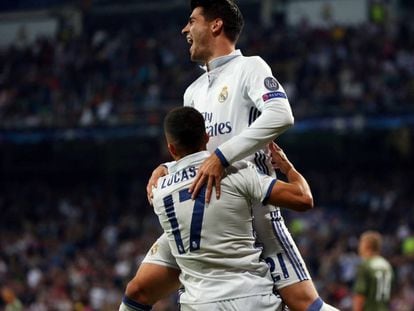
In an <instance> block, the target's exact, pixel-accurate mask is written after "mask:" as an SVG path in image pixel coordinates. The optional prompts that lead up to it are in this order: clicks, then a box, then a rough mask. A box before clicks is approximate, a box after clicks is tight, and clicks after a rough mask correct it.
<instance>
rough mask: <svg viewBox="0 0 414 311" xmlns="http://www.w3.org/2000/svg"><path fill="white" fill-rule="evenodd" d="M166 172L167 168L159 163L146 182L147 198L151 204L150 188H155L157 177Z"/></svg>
mask: <svg viewBox="0 0 414 311" xmlns="http://www.w3.org/2000/svg"><path fill="white" fill-rule="evenodd" d="M167 174H168V169H167V168H166V167H165V166H164V165H159V166H158V167H157V168H156V169H155V170H154V171H153V172H152V174H151V177H150V179H149V180H148V183H147V199H148V202H149V203H150V204H151V205H152V189H153V188H157V182H158V178H160V177H162V176H165V175H167Z"/></svg>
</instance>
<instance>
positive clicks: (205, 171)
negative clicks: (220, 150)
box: [189, 153, 224, 203]
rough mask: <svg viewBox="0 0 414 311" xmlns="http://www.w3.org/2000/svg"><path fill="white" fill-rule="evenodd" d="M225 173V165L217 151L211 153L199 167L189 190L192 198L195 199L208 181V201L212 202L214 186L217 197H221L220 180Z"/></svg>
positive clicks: (206, 195) (206, 198)
mask: <svg viewBox="0 0 414 311" xmlns="http://www.w3.org/2000/svg"><path fill="white" fill-rule="evenodd" d="M223 174H224V167H223V165H222V164H221V162H220V159H219V158H218V157H217V155H216V154H215V153H213V154H211V155H210V156H209V157H208V158H207V159H205V160H204V162H203V164H201V166H200V168H199V169H198V172H197V175H196V177H195V179H194V181H193V183H192V184H191V186H190V189H189V192H190V193H191V198H192V199H193V200H194V199H195V198H196V197H197V195H198V193H199V192H200V189H201V188H202V187H203V186H204V185H205V184H206V183H207V189H206V194H205V201H206V203H210V199H211V193H212V191H213V187H215V188H216V198H217V199H219V198H220V191H221V189H220V182H221V179H222V177H223Z"/></svg>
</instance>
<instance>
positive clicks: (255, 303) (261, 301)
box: [180, 294, 283, 311]
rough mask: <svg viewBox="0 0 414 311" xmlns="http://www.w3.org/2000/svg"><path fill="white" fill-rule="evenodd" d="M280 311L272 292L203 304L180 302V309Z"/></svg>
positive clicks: (281, 307) (280, 306) (280, 307)
mask: <svg viewBox="0 0 414 311" xmlns="http://www.w3.org/2000/svg"><path fill="white" fill-rule="evenodd" d="M229 310H234V311H282V310H283V304H282V302H281V299H280V298H278V297H276V296H275V295H273V294H267V295H257V296H250V297H245V298H238V299H229V300H223V301H217V302H211V303H205V304H197V305H189V304H181V306H180V311H229Z"/></svg>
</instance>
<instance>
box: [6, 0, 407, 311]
mask: <svg viewBox="0 0 414 311" xmlns="http://www.w3.org/2000/svg"><path fill="white" fill-rule="evenodd" d="M239 4H240V6H241V9H242V11H243V12H244V15H245V18H246V27H245V29H244V33H243V35H242V38H241V40H240V44H239V48H241V49H242V51H243V52H244V54H245V55H253V54H258V55H260V56H262V57H263V58H264V59H265V60H266V61H267V62H268V63H269V64H270V65H271V66H272V68H273V71H274V74H275V76H276V77H277V78H278V80H279V81H280V82H281V83H282V84H283V85H284V86H285V88H286V90H287V92H288V95H289V98H290V102H291V105H292V108H293V112H294V115H295V118H296V123H295V126H294V127H293V128H292V129H290V130H289V131H288V132H287V133H285V134H283V135H282V136H281V137H280V139H278V142H279V143H280V145H281V146H282V147H283V148H284V149H285V150H286V152H287V154H288V155H289V156H290V158H291V159H292V160H293V162H294V163H295V164H296V166H297V167H298V168H299V169H300V170H301V171H302V172H303V173H304V175H305V176H307V178H308V180H309V182H310V185H311V187H312V189H313V192H314V197H315V204H316V207H315V209H314V210H313V211H311V212H308V213H305V214H298V213H290V212H285V213H284V214H285V217H286V218H287V222H288V223H289V226H290V228H291V232H292V233H293V234H294V235H295V239H296V241H297V243H298V245H299V247H300V248H301V251H302V254H303V255H304V257H305V260H306V262H307V263H308V266H309V268H310V270H311V273H312V275H313V277H314V280H315V283H316V285H317V287H318V289H319V291H320V294H321V296H322V297H323V298H324V299H325V300H326V301H328V302H330V303H331V304H334V305H336V306H338V307H340V309H341V310H349V306H350V299H351V288H352V283H353V279H354V276H355V267H356V265H357V263H358V257H357V255H356V248H357V239H358V236H359V234H360V233H361V232H362V231H363V230H366V229H376V230H379V231H380V232H382V233H383V234H384V237H385V243H384V254H385V256H386V257H387V258H388V259H389V260H390V261H391V262H392V264H393V266H394V267H395V272H396V282H395V284H394V290H393V299H392V310H398V311H405V310H407V311H408V310H413V308H414V307H413V306H414V277H413V275H414V263H413V260H414V208H413V207H414V206H413V201H414V192H413V184H414V183H413V181H412V180H413V177H414V170H413V169H414V161H413V159H414V157H413V143H414V142H413V128H414V27H413V26H414V25H413V21H412V18H410V14H412V13H413V4H412V3H411V2H410V1H403V0H400V1H396V0H395V1H392V0H389V1H362V0H361V1H359V0H358V1H353V0H330V1H329V0H313V1H310V0H308V1H306V0H304V1H293V0H292V1H288V0H285V1H276V0H274V1H271V0H263V1H254V0H251V1H249V0H246V1H242V0H240V1H239ZM0 11H1V12H0V286H3V287H8V288H11V289H12V290H13V291H14V292H15V293H16V295H17V297H18V298H19V299H20V300H21V302H22V303H23V305H24V310H59V311H60V310H62V311H63V310H78V311H80V310H84V311H86V310H115V309H117V306H118V305H119V302H120V299H121V296H122V292H123V289H124V288H125V285H126V282H127V281H128V280H129V279H130V278H131V277H132V276H133V275H134V273H135V271H136V268H137V266H138V264H139V262H140V259H141V258H142V256H144V255H145V253H146V251H147V250H148V248H149V247H150V246H151V244H152V242H153V241H154V240H155V239H156V237H157V236H158V235H159V234H160V228H159V225H158V222H157V219H156V218H155V216H154V215H153V214H152V210H151V208H150V207H149V206H148V204H147V201H146V195H145V184H146V181H147V179H148V176H149V175H150V173H151V171H152V169H153V168H154V167H155V166H156V165H158V164H159V163H160V162H162V161H165V160H168V159H169V158H168V155H167V153H166V150H165V148H164V141H163V136H162V128H161V121H162V118H163V115H164V114H165V112H166V111H168V109H170V108H171V107H175V106H179V105H181V98H182V94H183V92H184V89H185V87H186V86H187V85H188V84H189V83H190V82H191V81H192V80H193V79H194V78H195V77H197V76H198V75H199V74H200V71H199V69H198V68H197V66H195V65H194V64H192V63H191V62H190V61H189V57H188V47H187V44H186V42H185V40H184V38H183V37H182V36H181V35H180V30H181V28H182V27H183V26H184V25H185V23H186V21H187V18H188V13H189V11H188V8H187V1H186V0H181V1H172V0H169V1H161V0H153V1H151V2H150V3H148V2H146V1H138V0H137V1H127V0H123V1H111V0H96V1H88V0H84V1H77V2H74V1H64V0H42V1H29V0H21V1H12V0H6V1H2V2H1V3H0ZM307 14H308V15H307ZM411 16H412V15H411ZM174 300H175V297H170V298H168V299H166V300H164V301H162V302H161V303H159V304H158V305H157V306H156V307H155V308H154V310H176V307H175V301H174ZM4 308H5V303H4V301H3V300H1V299H0V310H2V309H4Z"/></svg>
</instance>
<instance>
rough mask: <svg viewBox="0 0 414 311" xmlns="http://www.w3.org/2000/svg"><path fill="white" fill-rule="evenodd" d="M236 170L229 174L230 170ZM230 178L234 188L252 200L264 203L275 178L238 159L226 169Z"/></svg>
mask: <svg viewBox="0 0 414 311" xmlns="http://www.w3.org/2000/svg"><path fill="white" fill-rule="evenodd" d="M233 170H235V171H237V174H235V176H234V177H233V176H231V174H232V171H233ZM228 172H230V176H231V178H232V179H233V180H234V186H235V187H236V189H237V190H238V191H239V192H240V193H242V194H243V195H245V196H246V197H248V198H249V199H250V200H251V201H252V202H263V203H265V204H266V202H267V200H268V198H269V195H270V193H271V191H272V188H273V186H274V184H275V183H276V179H275V178H272V177H270V176H268V175H265V174H263V173H262V172H260V171H259V170H258V169H257V167H256V166H254V165H253V164H252V163H250V162H246V161H240V162H237V163H235V164H234V165H233V166H232V167H230V168H229V169H228Z"/></svg>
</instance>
